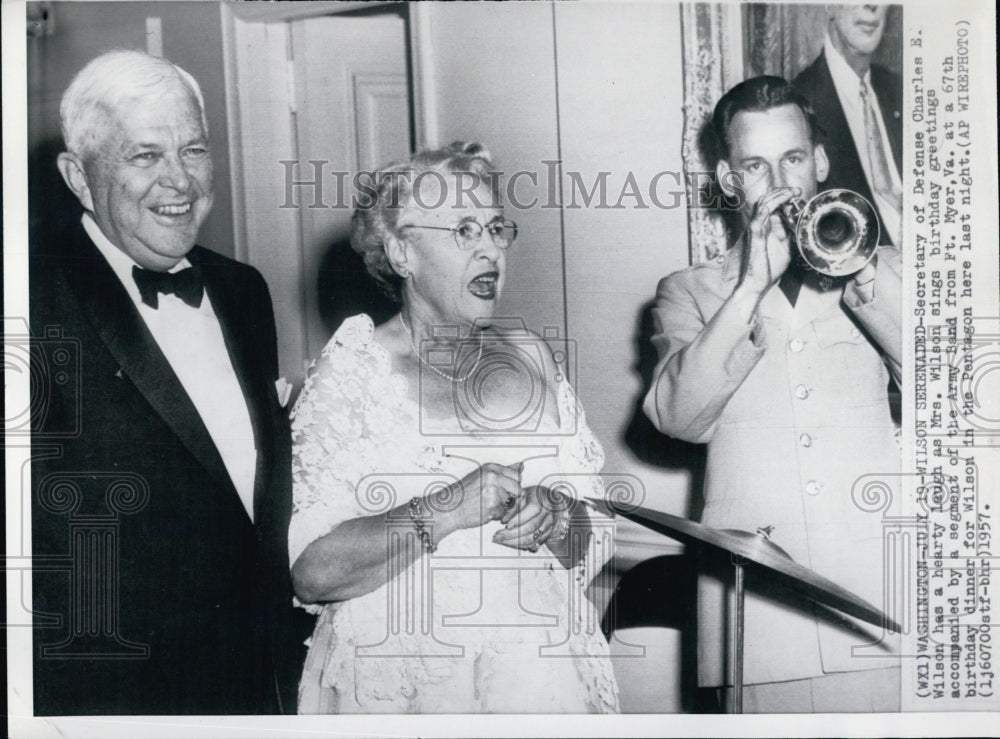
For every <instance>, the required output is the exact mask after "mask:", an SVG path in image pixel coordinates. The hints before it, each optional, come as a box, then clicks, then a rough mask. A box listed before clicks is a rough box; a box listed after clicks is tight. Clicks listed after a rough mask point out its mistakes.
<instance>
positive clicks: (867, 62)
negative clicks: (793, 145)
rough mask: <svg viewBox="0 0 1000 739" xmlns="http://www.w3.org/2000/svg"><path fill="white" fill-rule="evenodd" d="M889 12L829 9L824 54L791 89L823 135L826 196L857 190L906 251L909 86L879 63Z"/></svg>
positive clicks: (889, 239)
mask: <svg viewBox="0 0 1000 739" xmlns="http://www.w3.org/2000/svg"><path fill="white" fill-rule="evenodd" d="M887 12H888V6H887V5H873V4H867V5H827V6H826V14H827V22H828V25H827V34H826V40H825V41H824V43H823V51H822V52H821V53H820V55H819V56H818V57H817V58H816V60H815V61H814V62H813V63H812V64H811V65H809V66H808V67H807V68H806V69H804V70H803V71H802V72H801V73H800V74H799V75H798V77H796V78H795V80H794V81H793V82H792V84H793V85H794V86H795V89H797V90H798V91H799V92H800V93H802V95H803V96H804V97H805V98H806V99H807V100H809V101H810V102H811V103H812V105H813V109H814V110H815V111H816V117H817V119H818V120H819V124H820V126H821V128H822V129H823V131H824V136H823V137H822V139H821V140H822V141H823V144H824V148H825V150H826V156H827V158H828V160H829V162H830V174H829V176H828V177H827V180H826V182H825V183H824V189H827V190H829V189H833V188H839V187H842V188H846V189H848V190H853V191H855V192H857V193H859V194H861V195H863V196H864V197H865V198H867V199H868V201H869V202H870V203H872V204H873V205H874V206H875V209H876V210H877V211H878V214H879V226H880V227H881V229H882V234H883V239H884V241H885V243H892V244H895V245H896V246H897V247H899V246H900V240H901V238H902V217H903V192H902V178H901V175H900V173H901V171H902V160H903V119H902V110H903V84H902V81H901V80H900V78H899V75H897V74H896V73H895V72H892V71H891V70H889V69H886V68H885V67H882V66H879V65H878V64H872V55H873V54H874V53H875V50H876V49H877V48H878V46H879V44H880V43H881V41H882V34H883V33H884V32H885V19H886V14H887Z"/></svg>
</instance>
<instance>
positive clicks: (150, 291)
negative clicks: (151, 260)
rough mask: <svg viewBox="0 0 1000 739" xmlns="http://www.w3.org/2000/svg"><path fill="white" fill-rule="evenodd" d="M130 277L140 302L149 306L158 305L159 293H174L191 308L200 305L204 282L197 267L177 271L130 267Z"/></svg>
mask: <svg viewBox="0 0 1000 739" xmlns="http://www.w3.org/2000/svg"><path fill="white" fill-rule="evenodd" d="M132 279H134V280H135V284H136V286H137V287H138V288H139V295H140V296H142V302H143V303H145V304H146V305H148V306H149V307H150V308H154V309H156V308H159V307H160V297H159V294H160V293H163V294H164V295H176V296H177V297H178V298H180V299H181V300H183V301H184V302H185V303H187V304H188V305H190V306H191V307H192V308H199V307H201V299H202V296H203V295H204V294H205V284H204V282H203V281H202V278H201V271H199V269H198V268H197V267H188V268H187V269H182V270H180V271H178V272H154V271H153V270H151V269H143V268H142V267H132Z"/></svg>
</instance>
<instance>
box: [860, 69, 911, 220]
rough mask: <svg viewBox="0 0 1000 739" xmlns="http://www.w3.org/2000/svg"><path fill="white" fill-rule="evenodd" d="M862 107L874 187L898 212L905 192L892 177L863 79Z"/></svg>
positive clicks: (880, 133)
mask: <svg viewBox="0 0 1000 739" xmlns="http://www.w3.org/2000/svg"><path fill="white" fill-rule="evenodd" d="M861 108H862V110H864V113H865V139H867V144H868V166H869V169H870V170H871V173H872V189H873V190H875V192H877V193H878V194H879V195H880V196H882V198H884V199H885V200H887V201H888V202H889V203H890V204H891V205H892V207H893V208H895V209H896V211H897V212H902V209H903V193H902V191H901V190H900V188H899V187H898V186H897V185H896V183H895V181H894V180H893V179H892V171H891V170H890V169H889V168H890V167H892V166H893V164H892V162H890V161H889V157H888V153H887V152H886V150H885V146H883V145H882V132H881V130H879V126H878V120H877V119H876V118H875V109H874V108H873V107H872V103H871V97H870V95H869V92H868V85H867V84H866V83H865V81H864V80H861Z"/></svg>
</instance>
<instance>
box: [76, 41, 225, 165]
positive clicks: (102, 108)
mask: <svg viewBox="0 0 1000 739" xmlns="http://www.w3.org/2000/svg"><path fill="white" fill-rule="evenodd" d="M178 86H180V87H181V88H183V89H186V90H188V91H189V92H190V93H191V94H192V95H193V96H194V98H195V100H197V101H198V110H199V111H200V112H201V126H202V128H203V129H204V131H205V135H206V136H208V119H207V118H206V117H205V100H204V98H203V97H202V94H201V88H200V87H199V86H198V82H197V80H195V78H194V77H192V76H191V75H190V74H188V73H187V72H185V71H184V70H183V69H181V68H180V67H178V66H177V65H176V64H173V63H172V62H169V61H167V60H166V59H162V58H160V57H156V56H152V55H150V54H147V53H145V52H142V51H129V50H119V51H109V52H106V53H104V54H101V55H100V56H99V57H96V58H94V59H92V60H91V61H90V62H88V63H87V65H86V66H85V67H84V68H83V69H81V70H80V71H79V72H77V75H76V77H74V78H73V81H72V82H71V83H70V85H69V87H68V88H66V92H65V93H63V97H62V102H61V104H60V105H59V118H60V121H61V123H62V133H63V140H64V141H65V143H66V149H67V151H70V152H72V153H73V154H76V155H77V156H80V157H85V156H86V155H87V154H88V153H90V151H91V150H92V148H93V147H94V145H95V144H96V143H98V142H100V141H101V139H102V138H103V136H104V135H105V134H106V132H107V124H108V117H109V115H113V113H114V111H116V110H119V109H120V108H121V107H123V106H127V105H136V104H140V103H139V102H138V101H141V100H142V99H143V98H148V97H151V96H157V95H162V94H165V93H167V92H170V91H175V90H176V89H177V87H178Z"/></svg>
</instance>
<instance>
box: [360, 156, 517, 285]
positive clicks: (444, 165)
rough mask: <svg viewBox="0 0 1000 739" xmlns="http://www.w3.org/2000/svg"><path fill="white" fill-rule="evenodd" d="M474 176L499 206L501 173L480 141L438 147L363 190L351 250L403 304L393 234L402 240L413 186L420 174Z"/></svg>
mask: <svg viewBox="0 0 1000 739" xmlns="http://www.w3.org/2000/svg"><path fill="white" fill-rule="evenodd" d="M426 172H436V173H438V174H440V175H445V174H465V173H468V174H471V175H473V176H474V177H476V178H478V179H479V180H480V181H481V182H485V183H488V185H489V187H490V189H491V190H492V193H493V198H494V202H495V203H499V202H500V192H499V177H498V175H499V172H497V170H496V166H495V164H494V162H493V157H492V155H491V154H490V152H489V150H488V149H487V148H486V147H485V146H483V145H482V144H478V143H475V142H465V141H456V142H454V143H452V144H449V145H448V146H443V147H441V148H439V149H426V150H424V151H419V152H417V153H416V154H413V155H412V156H410V157H409V158H408V159H404V160H401V161H398V162H393V163H392V164H390V165H388V166H386V167H384V168H383V169H381V170H379V171H378V172H377V173H375V181H374V182H373V183H372V184H371V186H370V187H367V188H364V191H363V193H362V195H361V196H360V197H359V202H358V207H357V208H356V209H355V211H354V215H353V216H352V218H351V247H352V248H353V249H354V251H356V252H357V253H358V254H360V255H361V256H362V257H363V258H364V261H365V267H366V268H367V269H368V274H370V275H371V276H372V278H374V280H375V281H376V282H377V283H378V285H379V287H380V288H382V291H383V292H385V293H386V295H388V296H389V297H390V298H392V299H393V300H394V301H396V302H397V303H399V302H401V300H402V283H403V280H402V278H401V277H400V276H399V275H398V274H397V273H396V271H395V270H394V269H393V268H392V265H391V264H390V263H389V257H388V256H386V252H385V244H386V240H387V239H388V237H389V236H390V235H394V236H397V237H399V234H398V233H397V231H396V223H397V219H398V218H399V214H400V213H401V212H402V210H403V208H405V207H406V205H407V204H408V203H409V202H410V201H411V198H412V187H413V183H414V182H415V181H417V179H418V178H419V177H420V175H421V174H423V173H426Z"/></svg>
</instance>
